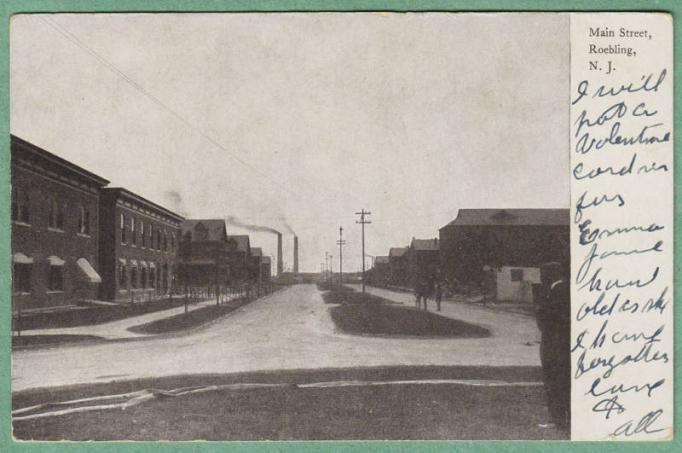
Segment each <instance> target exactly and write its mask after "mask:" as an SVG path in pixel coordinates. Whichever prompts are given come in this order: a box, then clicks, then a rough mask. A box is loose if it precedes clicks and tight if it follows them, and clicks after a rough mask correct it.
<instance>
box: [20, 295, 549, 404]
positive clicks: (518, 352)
mask: <svg viewBox="0 0 682 453" xmlns="http://www.w3.org/2000/svg"><path fill="white" fill-rule="evenodd" d="M375 291H376V292H377V293H378V294H379V295H381V296H383V297H387V298H392V299H394V300H398V301H402V299H404V298H406V299H405V301H404V302H405V303H406V304H409V303H411V296H410V295H409V294H401V293H393V292H390V291H384V290H375ZM329 307H330V306H329V305H326V304H324V303H323V301H322V298H321V293H320V292H319V291H318V290H317V288H316V287H315V286H314V285H298V286H293V287H290V288H288V289H285V290H282V291H278V292H276V293H274V294H272V295H270V296H267V297H265V298H263V299H260V300H257V301H255V302H253V303H251V304H248V305H246V306H244V307H241V308H240V309H238V310H236V311H235V312H233V313H232V314H230V315H229V316H227V317H225V318H223V319H221V320H220V321H218V322H216V323H214V324H212V325H210V326H209V327H207V328H204V329H200V330H197V331H195V332H191V333H189V334H182V335H179V336H176V337H170V338H169V337H163V338H153V339H147V340H136V341H124V342H109V343H103V344H89V345H75V344H74V345H67V346H60V347H53V348H49V349H35V350H19V351H15V352H14V353H13V354H12V369H13V375H12V386H13V390H14V391H19V390H24V389H29V388H37V387H50V386H62V385H69V384H78V383H89V382H108V381H112V380H124V379H134V378H143V377H160V376H170V375H182V374H195V373H233V372H241V371H260V370H277V369H315V368H334V367H355V366H358V367H361V366H384V365H488V366H512V365H518V366H524V365H525V366H539V365H540V362H539V352H538V345H537V343H536V340H537V339H538V336H539V333H538V331H537V328H536V326H535V322H534V320H533V319H530V318H528V317H524V316H520V315H515V314H509V313H496V312H491V311H487V310H481V309H480V308H476V307H468V306H466V305H463V304H444V307H443V312H442V314H443V315H445V316H450V317H456V318H458V319H461V320H463V321H467V322H470V323H474V324H478V325H481V326H483V327H486V328H488V329H489V330H490V331H491V332H492V336H491V337H489V338H482V339H424V338H422V339H417V338H377V337H367V336H354V335H346V334H342V333H339V332H335V329H334V325H333V322H332V320H331V318H330V316H329V312H328V309H329Z"/></svg>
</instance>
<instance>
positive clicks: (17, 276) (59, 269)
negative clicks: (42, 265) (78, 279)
mask: <svg viewBox="0 0 682 453" xmlns="http://www.w3.org/2000/svg"><path fill="white" fill-rule="evenodd" d="M63 269H64V268H63V266H49V267H48V271H47V290H48V291H64V272H63ZM32 274H33V265H32V264H23V263H14V276H13V277H14V280H13V283H14V292H15V293H30V292H31V276H32Z"/></svg>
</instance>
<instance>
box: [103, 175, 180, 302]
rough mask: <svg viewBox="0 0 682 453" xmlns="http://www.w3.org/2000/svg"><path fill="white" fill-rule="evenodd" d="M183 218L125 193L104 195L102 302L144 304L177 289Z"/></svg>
mask: <svg viewBox="0 0 682 453" xmlns="http://www.w3.org/2000/svg"><path fill="white" fill-rule="evenodd" d="M183 220H184V219H183V217H182V216H180V215H178V214H176V213H174V212H172V211H170V210H168V209H166V208H164V207H162V206H159V205H158V204H156V203H154V202H152V201H149V200H147V199H145V198H142V197H141V196H139V195H137V194H135V193H133V192H130V191H129V190H126V189H124V188H120V187H111V188H103V189H102V190H101V199H100V222H101V226H100V231H101V233H100V249H101V250H102V251H103V253H100V259H99V266H100V272H101V274H102V277H103V278H104V282H103V284H102V285H101V290H100V294H101V297H102V299H104V300H110V301H131V302H136V301H144V300H149V299H152V298H156V297H165V296H167V295H168V294H171V293H172V292H173V290H174V288H175V286H176V272H177V257H178V250H179V237H180V226H181V224H182V222H183Z"/></svg>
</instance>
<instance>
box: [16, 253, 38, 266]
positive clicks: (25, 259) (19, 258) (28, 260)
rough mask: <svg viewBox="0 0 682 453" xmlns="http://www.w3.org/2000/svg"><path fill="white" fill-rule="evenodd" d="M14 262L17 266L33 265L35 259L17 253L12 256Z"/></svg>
mask: <svg viewBox="0 0 682 453" xmlns="http://www.w3.org/2000/svg"><path fill="white" fill-rule="evenodd" d="M12 262H13V263H16V264H33V258H29V257H28V256H26V255H24V254H23V253H15V254H14V255H12Z"/></svg>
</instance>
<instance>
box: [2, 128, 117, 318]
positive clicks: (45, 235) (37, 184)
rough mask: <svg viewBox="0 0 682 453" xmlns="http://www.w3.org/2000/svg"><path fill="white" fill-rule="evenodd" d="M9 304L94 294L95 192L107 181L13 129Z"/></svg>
mask: <svg viewBox="0 0 682 453" xmlns="http://www.w3.org/2000/svg"><path fill="white" fill-rule="evenodd" d="M10 141H11V148H10V149H11V180H12V195H11V196H12V201H11V203H12V204H11V222H12V232H11V235H12V301H13V310H14V311H15V312H20V311H22V310H44V309H54V308H58V307H64V306H68V305H73V304H75V302H76V301H78V300H92V299H97V296H98V291H99V286H100V284H101V282H102V277H101V276H100V274H99V273H98V272H97V270H96V267H97V257H98V251H99V250H98V247H99V244H98V226H99V217H98V213H99V194H100V191H101V190H102V187H104V186H105V185H107V184H108V183H109V181H107V180H106V179H104V178H102V177H100V176H97V175H95V174H93V173H91V172H89V171H87V170H84V169H83V168H81V167H79V166H77V165H74V164H72V163H70V162H68V161H66V160H64V159H62V158H60V157H57V156H55V155H54V154H51V153H49V152H48V151H46V150H44V149H42V148H40V147H38V146H36V145H33V144H31V143H29V142H27V141H25V140H23V139H21V138H19V137H16V136H14V135H12V136H11V137H10Z"/></svg>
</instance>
